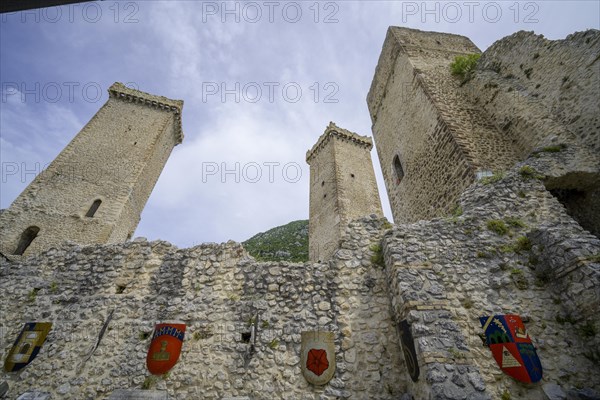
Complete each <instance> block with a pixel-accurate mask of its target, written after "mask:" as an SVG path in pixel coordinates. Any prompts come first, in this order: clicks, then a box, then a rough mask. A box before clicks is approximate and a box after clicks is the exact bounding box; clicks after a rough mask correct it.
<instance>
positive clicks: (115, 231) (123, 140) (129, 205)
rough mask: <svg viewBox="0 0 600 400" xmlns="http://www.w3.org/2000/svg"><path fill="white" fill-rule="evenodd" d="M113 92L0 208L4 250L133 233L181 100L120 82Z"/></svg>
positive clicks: (113, 239)
mask: <svg viewBox="0 0 600 400" xmlns="http://www.w3.org/2000/svg"><path fill="white" fill-rule="evenodd" d="M108 93H109V99H108V101H107V102H106V104H104V106H102V108H101V109H100V110H99V111H98V112H97V113H96V115H94V117H92V119H91V120H90V121H89V122H88V123H87V124H86V126H84V127H83V129H82V130H81V132H80V133H79V134H78V135H77V136H75V138H74V139H73V140H72V141H71V142H70V143H69V144H68V145H67V147H65V148H64V150H63V151H62V152H61V153H60V154H59V155H58V156H57V157H56V159H54V161H53V162H52V163H51V164H50V165H49V166H48V168H46V169H45V170H44V171H43V172H42V173H41V174H39V175H38V176H37V177H36V178H35V179H34V181H33V182H31V184H30V185H29V186H28V187H27V188H26V189H25V190H24V191H23V192H22V193H21V194H20V195H19V197H18V198H17V199H16V200H15V201H14V202H13V203H12V205H11V206H10V208H8V209H7V210H5V211H4V212H3V213H2V214H1V215H0V252H2V254H5V255H17V256H20V255H25V256H27V255H31V254H38V253H41V252H42V251H45V250H48V249H50V248H52V247H56V246H60V245H61V244H62V243H64V242H65V241H67V240H70V241H73V242H75V243H79V244H81V245H87V244H101V243H122V242H124V241H126V240H129V239H131V236H132V235H133V232H134V231H135V228H136V227H137V226H138V223H139V221H140V215H141V213H142V210H143V209H144V206H145V205H146V202H147V201H148V197H150V193H151V192H152V189H153V188H154V185H155V184H156V181H157V180H158V177H159V175H160V173H161V172H162V169H163V167H164V165H165V163H166V162H167V159H168V157H169V155H170V154H171V150H172V149H173V147H174V146H176V145H178V144H179V143H181V141H182V140H183V133H182V130H181V108H182V107H183V102H182V101H177V100H170V99H167V98H165V97H159V96H152V95H149V94H147V93H142V92H140V91H137V90H133V89H129V88H127V87H125V86H124V85H122V84H120V83H115V84H114V85H112V86H111V87H110V89H109V90H108Z"/></svg>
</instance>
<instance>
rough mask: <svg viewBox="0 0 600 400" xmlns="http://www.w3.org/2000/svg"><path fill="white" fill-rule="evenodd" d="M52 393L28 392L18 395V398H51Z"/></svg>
mask: <svg viewBox="0 0 600 400" xmlns="http://www.w3.org/2000/svg"><path fill="white" fill-rule="evenodd" d="M50 399H52V395H50V393H47V392H26V393H23V394H22V395H20V396H19V397H17V400H50Z"/></svg>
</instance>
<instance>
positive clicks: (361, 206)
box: [306, 122, 383, 262]
mask: <svg viewBox="0 0 600 400" xmlns="http://www.w3.org/2000/svg"><path fill="white" fill-rule="evenodd" d="M372 148H373V142H372V140H371V138H369V137H366V136H360V135H357V134H356V133H354V132H350V131H348V130H346V129H342V128H339V127H337V126H336V125H335V124H334V123H333V122H330V123H329V126H328V127H327V129H325V133H323V134H322V135H321V137H320V138H319V140H318V141H317V143H316V144H315V145H314V146H313V147H312V149H310V150H309V151H308V152H307V153H306V162H307V163H308V164H309V165H310V206H309V225H308V253H309V259H310V260H311V261H315V262H317V261H324V260H327V259H329V258H330V257H331V256H332V255H333V253H334V251H335V250H336V249H337V248H338V245H339V241H340V239H341V237H342V234H343V233H344V230H345V229H346V225H347V224H348V223H349V222H350V221H352V220H354V219H357V218H360V217H364V216H366V215H370V214H377V215H379V216H383V211H382V209H381V200H380V198H379V192H378V190H377V181H376V180H375V171H374V170H373V162H372V161H371V149H372Z"/></svg>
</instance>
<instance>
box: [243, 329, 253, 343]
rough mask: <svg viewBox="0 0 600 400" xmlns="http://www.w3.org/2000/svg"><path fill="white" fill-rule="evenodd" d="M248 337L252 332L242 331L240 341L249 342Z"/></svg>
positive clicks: (250, 336)
mask: <svg viewBox="0 0 600 400" xmlns="http://www.w3.org/2000/svg"><path fill="white" fill-rule="evenodd" d="M250 338H252V333H251V332H243V333H242V342H244V343H250Z"/></svg>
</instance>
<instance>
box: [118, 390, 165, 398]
mask: <svg viewBox="0 0 600 400" xmlns="http://www.w3.org/2000/svg"><path fill="white" fill-rule="evenodd" d="M168 398H169V396H168V394H167V392H166V391H157V390H127V389H117V390H115V391H114V392H112V393H111V395H110V397H109V398H108V400H167V399H168Z"/></svg>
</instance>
